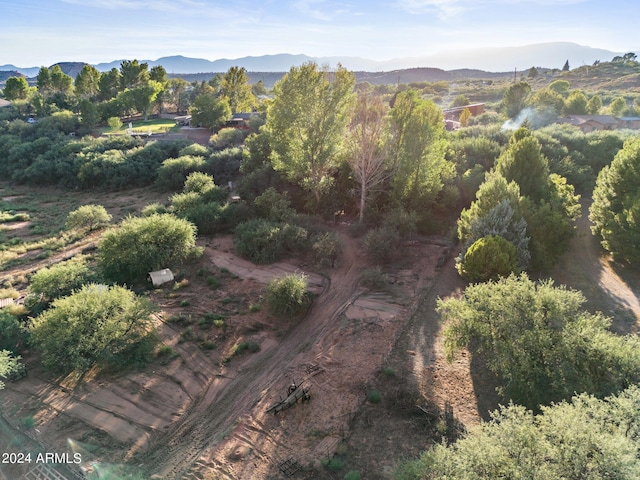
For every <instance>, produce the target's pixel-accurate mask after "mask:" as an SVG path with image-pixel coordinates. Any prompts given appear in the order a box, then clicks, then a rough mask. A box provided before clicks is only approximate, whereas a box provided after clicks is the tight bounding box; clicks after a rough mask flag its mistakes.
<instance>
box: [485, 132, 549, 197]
mask: <svg viewBox="0 0 640 480" xmlns="http://www.w3.org/2000/svg"><path fill="white" fill-rule="evenodd" d="M521 133H522V134H524V135H525V136H524V137H523V138H520V139H518V135H520V134H521ZM496 171H497V172H498V173H499V174H501V175H502V176H503V177H504V178H505V179H506V180H507V181H508V182H511V181H514V182H516V183H517V184H518V186H519V187H520V194H521V195H523V196H525V197H529V198H531V199H532V200H533V201H535V202H539V201H540V200H541V199H542V198H543V197H544V195H545V192H546V187H547V182H548V179H549V166H548V161H547V159H546V158H545V157H544V155H542V150H541V147H540V142H539V141H538V139H537V138H535V137H534V136H532V135H531V133H530V132H529V130H527V129H524V128H521V129H519V130H516V132H515V133H514V134H513V136H512V137H511V139H510V140H509V147H508V148H507V149H506V150H505V151H504V152H503V153H502V154H501V155H500V157H498V159H497V160H496Z"/></svg>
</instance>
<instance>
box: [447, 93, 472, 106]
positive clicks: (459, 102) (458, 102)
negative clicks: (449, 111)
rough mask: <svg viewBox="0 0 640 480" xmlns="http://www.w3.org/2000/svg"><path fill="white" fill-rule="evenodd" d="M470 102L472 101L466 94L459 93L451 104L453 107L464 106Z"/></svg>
mask: <svg viewBox="0 0 640 480" xmlns="http://www.w3.org/2000/svg"><path fill="white" fill-rule="evenodd" d="M470 103H471V102H470V101H469V99H468V98H467V96H466V95H457V96H456V98H454V99H453V103H452V104H451V107H453V108H455V107H464V106H466V105H469V104H470Z"/></svg>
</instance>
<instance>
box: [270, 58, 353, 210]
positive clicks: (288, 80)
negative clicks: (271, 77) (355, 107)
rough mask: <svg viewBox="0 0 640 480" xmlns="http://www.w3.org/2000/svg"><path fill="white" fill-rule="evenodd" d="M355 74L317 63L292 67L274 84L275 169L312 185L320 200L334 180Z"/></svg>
mask: <svg viewBox="0 0 640 480" xmlns="http://www.w3.org/2000/svg"><path fill="white" fill-rule="evenodd" d="M354 84H355V77H354V75H353V73H351V72H349V71H347V70H346V69H345V68H343V67H341V66H339V67H338V68H337V70H336V71H329V70H328V69H327V68H322V69H321V68H319V67H318V65H317V64H315V63H305V64H304V65H301V66H300V67H292V68H291V69H290V70H289V72H288V73H287V74H286V75H285V76H284V77H283V78H282V79H281V80H279V81H278V82H277V83H276V85H275V86H274V87H273V95H274V98H273V101H272V102H271V104H270V106H269V111H268V115H267V123H266V125H265V128H266V129H267V130H268V131H269V135H270V141H271V148H272V156H271V160H272V163H273V168H274V169H275V170H277V171H281V172H283V173H284V174H285V175H286V176H287V177H288V178H289V180H291V181H294V182H296V183H299V184H300V185H301V186H302V187H303V188H305V189H306V190H309V191H310V192H311V193H312V194H313V196H314V199H315V202H316V206H317V205H319V204H320V196H321V194H322V193H323V192H324V191H326V190H327V188H328V187H329V186H330V185H331V183H332V177H331V173H332V171H333V170H334V168H335V167H336V165H337V161H338V154H339V152H340V150H341V147H342V139H343V138H344V133H345V129H346V126H347V124H348V121H349V115H348V114H349V111H350V106H351V104H352V101H353V99H354V94H353V92H352V90H353V86H354Z"/></svg>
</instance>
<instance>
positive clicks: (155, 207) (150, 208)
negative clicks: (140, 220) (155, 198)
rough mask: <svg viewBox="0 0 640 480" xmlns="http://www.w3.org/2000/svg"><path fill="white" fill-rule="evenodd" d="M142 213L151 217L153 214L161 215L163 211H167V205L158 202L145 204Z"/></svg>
mask: <svg viewBox="0 0 640 480" xmlns="http://www.w3.org/2000/svg"><path fill="white" fill-rule="evenodd" d="M140 213H142V216H143V217H150V216H151V215H160V214H163V213H167V207H165V206H164V205H162V204H160V203H157V202H156V203H150V204H149V205H145V206H144V207H143V208H142V211H141V212H140Z"/></svg>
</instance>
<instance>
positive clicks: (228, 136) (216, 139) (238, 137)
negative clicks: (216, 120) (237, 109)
mask: <svg viewBox="0 0 640 480" xmlns="http://www.w3.org/2000/svg"><path fill="white" fill-rule="evenodd" d="M242 142H244V132H243V131H242V130H240V129H238V128H221V129H220V130H219V131H218V133H216V134H215V135H212V136H211V138H210V139H209V145H211V148H215V149H216V150H224V149H225V148H229V147H237V146H240V145H242Z"/></svg>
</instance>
